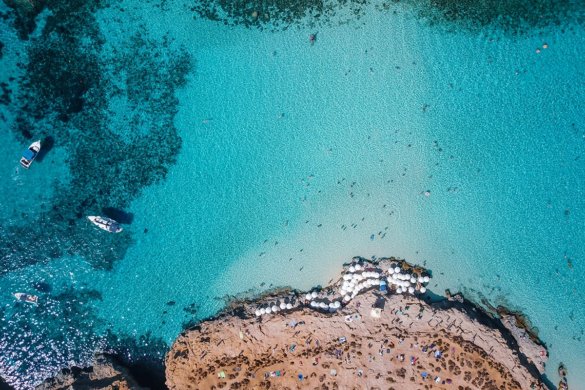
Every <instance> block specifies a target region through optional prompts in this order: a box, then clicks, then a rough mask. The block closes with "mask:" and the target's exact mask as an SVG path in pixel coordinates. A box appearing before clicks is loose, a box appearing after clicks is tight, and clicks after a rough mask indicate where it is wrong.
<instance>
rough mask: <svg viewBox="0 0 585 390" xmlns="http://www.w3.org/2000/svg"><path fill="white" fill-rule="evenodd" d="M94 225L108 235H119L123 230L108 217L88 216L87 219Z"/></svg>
mask: <svg viewBox="0 0 585 390" xmlns="http://www.w3.org/2000/svg"><path fill="white" fill-rule="evenodd" d="M87 219H89V220H90V221H91V222H92V223H93V224H94V225H96V226H97V227H99V228H100V229H102V230H105V231H106V232H108V233H120V232H121V231H122V230H123V229H122V227H121V226H120V224H119V223H118V222H116V221H114V220H113V219H111V218H108V217H100V216H98V215H90V216H89V217H87Z"/></svg>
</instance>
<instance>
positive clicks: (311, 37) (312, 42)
mask: <svg viewBox="0 0 585 390" xmlns="http://www.w3.org/2000/svg"><path fill="white" fill-rule="evenodd" d="M315 41H317V33H314V34H310V35H309V42H311V45H314V44H315Z"/></svg>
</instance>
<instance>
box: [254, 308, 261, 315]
mask: <svg viewBox="0 0 585 390" xmlns="http://www.w3.org/2000/svg"><path fill="white" fill-rule="evenodd" d="M255 314H256V317H260V316H261V315H262V313H261V312H260V310H258V309H256V311H255Z"/></svg>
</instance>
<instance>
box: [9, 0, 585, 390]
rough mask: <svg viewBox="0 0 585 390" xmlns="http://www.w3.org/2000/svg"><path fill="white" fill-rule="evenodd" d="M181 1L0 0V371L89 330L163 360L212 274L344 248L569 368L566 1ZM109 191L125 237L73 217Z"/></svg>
mask: <svg viewBox="0 0 585 390" xmlns="http://www.w3.org/2000/svg"><path fill="white" fill-rule="evenodd" d="M520 3H521V2H520ZM197 4H198V5H197V7H195V11H194V10H193V9H191V7H192V6H193V4H186V3H177V2H175V3H173V4H168V3H166V2H164V1H163V2H160V3H154V2H153V3H143V2H135V1H132V0H126V1H124V2H121V3H116V4H99V3H96V4H89V5H88V4H87V3H80V4H78V3H75V2H71V3H68V5H67V6H65V5H51V6H50V7H49V8H50V10H49V11H46V10H45V11H42V12H41V13H40V15H39V16H38V17H37V18H36V21H37V26H36V29H32V28H31V29H30V31H33V32H32V33H31V34H30V36H28V39H26V40H25V39H23V37H22V36H20V37H19V36H18V34H17V31H20V33H21V35H22V34H23V33H22V31H23V30H22V29H20V30H19V29H16V28H15V26H18V25H19V24H15V23H16V22H17V21H18V20H21V19H18V18H16V16H15V15H16V14H14V10H11V9H9V8H8V7H7V6H4V5H3V6H2V7H3V8H2V9H1V10H2V12H3V13H4V14H6V15H8V17H7V18H6V20H5V21H4V22H2V24H0V26H1V30H0V31H1V33H0V41H1V42H3V43H4V47H3V51H2V53H3V55H2V58H0V62H1V63H2V64H1V65H2V69H5V71H2V73H1V74H0V78H1V80H0V82H6V83H7V84H6V85H7V87H5V88H7V89H8V90H10V92H9V93H8V95H9V96H10V99H9V100H8V101H4V100H3V104H2V105H1V106H0V109H1V110H2V111H1V112H2V115H3V121H2V128H1V131H2V135H3V140H4V142H2V143H1V144H0V150H1V152H2V153H1V154H2V156H4V158H2V159H1V161H0V176H1V180H0V188H1V192H0V205H1V206H2V207H1V208H0V241H1V242H0V245H2V247H0V255H1V256H2V258H1V261H2V262H1V264H0V265H1V271H0V272H1V274H0V286H1V289H0V304H1V307H0V314H1V321H2V322H1V324H0V325H1V328H2V333H1V336H0V349H1V350H2V352H3V353H2V354H0V377H3V378H5V379H6V380H7V381H8V382H9V383H11V384H12V385H14V386H15V387H17V388H28V387H30V386H31V385H32V384H34V383H36V382H38V381H39V380H40V379H41V378H43V377H46V376H48V375H50V374H51V373H53V372H55V371H56V370H57V369H58V368H59V367H62V366H66V365H69V364H71V363H72V362H73V363H77V364H82V363H84V362H86V361H87V360H88V359H89V358H90V356H91V354H92V352H93V351H94V350H95V349H105V350H112V351H116V352H119V353H120V354H122V355H123V356H125V357H126V358H127V360H128V361H130V362H133V363H136V362H138V363H144V362H147V363H148V362H154V363H156V362H157V361H160V358H161V356H163V354H164V352H165V349H166V348H168V345H170V343H172V341H173V339H174V338H175V337H176V336H177V334H178V333H179V332H180V331H181V329H182V328H183V326H185V324H187V323H189V322H192V321H196V320H198V319H201V318H204V317H207V316H209V315H212V314H214V313H215V312H217V310H219V309H221V307H222V305H223V303H224V302H225V300H224V298H225V296H226V295H235V294H240V293H246V292H247V293H255V292H260V291H262V290H264V289H266V288H269V287H271V286H283V285H290V286H293V287H298V288H308V287H310V286H313V285H317V284H325V283H327V281H328V280H329V279H330V278H332V277H334V276H335V275H337V273H338V270H339V266H340V265H341V263H343V262H345V261H347V260H349V259H350V258H351V257H353V256H355V255H361V256H364V257H370V256H378V257H381V256H398V257H404V258H406V259H408V260H409V261H412V262H416V263H420V264H424V265H426V266H427V267H429V268H430V269H431V270H432V271H433V274H434V279H433V281H434V282H433V283H435V284H434V285H432V286H431V287H432V289H433V290H434V291H436V292H439V293H441V292H442V291H443V290H444V289H445V288H451V289H452V290H457V289H462V290H463V291H464V293H465V294H466V296H468V297H470V298H472V299H474V300H476V301H480V300H481V299H483V298H484V297H485V298H487V299H488V301H489V302H490V303H491V304H493V305H499V304H503V305H506V306H508V307H510V308H512V309H518V310H521V311H522V312H524V313H525V314H526V315H527V316H528V318H529V319H530V321H531V322H532V324H533V325H534V326H535V327H537V328H538V331H539V335H540V336H541V338H542V339H543V340H544V341H545V342H546V343H547V345H548V346H549V350H550V354H551V356H550V364H549V365H548V369H547V374H548V375H549V376H550V377H551V378H552V379H553V380H556V366H557V364H558V362H559V361H561V360H562V361H563V362H565V364H566V365H567V366H568V368H569V371H570V373H571V378H570V383H571V386H572V388H579V387H578V383H579V381H581V382H582V381H584V380H585V374H582V373H580V372H579V367H584V366H585V358H584V357H583V354H582V351H583V348H584V347H585V339H584V338H583V337H585V335H584V334H583V332H584V328H585V320H584V318H585V309H584V307H585V305H583V303H585V299H584V296H583V292H582V291H581V289H580V287H581V285H580V282H581V280H582V279H583V278H584V277H585V264H584V263H583V261H585V247H584V246H583V238H585V200H584V199H585V198H584V195H585V184H584V183H585V119H584V118H585V116H584V115H583V114H584V111H585V110H584V107H585V77H584V71H583V69H585V56H583V55H582V53H581V51H582V50H583V49H582V47H583V46H584V45H583V44H584V43H585V31H584V27H583V24H582V16H583V7H581V6H579V4H578V3H575V4H573V5H571V4H572V3H571V2H559V5H558V7H559V9H561V10H565V11H566V12H561V11H559V12H558V14H553V15H552V16H551V15H548V14H544V15H542V17H541V18H538V17H535V18H532V16H534V15H532V14H531V12H532V11H526V10H520V11H518V12H526V15H525V17H524V18H523V19H522V23H520V22H519V26H521V28H519V27H518V26H516V25H515V24H514V23H512V22H510V23H507V22H506V20H507V19H506V18H505V17H504V16H506V15H504V16H502V17H500V18H499V19H497V18H496V19H495V21H494V20H491V19H490V20H489V21H490V22H491V23H482V22H483V20H478V21H477V23H472V22H473V19H471V21H469V20H466V18H465V14H463V15H462V16H461V19H458V18H457V17H453V13H446V14H447V15H450V17H449V18H447V19H445V18H444V17H441V14H440V12H439V11H440V10H433V9H422V10H421V9H419V8H417V7H418V6H417V5H416V2H412V3H411V2H407V3H406V4H398V5H392V6H385V5H384V4H383V3H373V4H369V5H366V6H357V5H355V4H353V3H350V4H348V5H343V6H339V5H335V6H333V8H332V9H333V10H334V11H335V13H333V11H321V12H319V11H318V10H316V9H312V11H310V12H308V13H307V14H306V15H305V16H302V17H300V16H298V15H296V14H295V13H292V14H285V15H284V16H283V18H284V19H285V20H284V21H283V20H279V19H278V18H273V20H270V21H267V22H258V21H257V20H256V19H254V18H251V17H249V15H251V12H252V11H253V8H248V9H246V12H245V13H244V15H248V17H244V18H240V17H239V16H238V14H237V13H236V14H230V12H232V11H233V9H231V8H230V9H227V8H226V9H227V12H226V14H225V15H224V14H223V13H222V12H218V13H217V18H216V19H221V20H224V19H225V20H226V21H228V22H229V23H223V22H222V21H221V20H220V21H217V20H210V18H208V17H209V14H206V13H203V14H204V15H203V16H202V15H201V14H199V13H197V12H196V11H201V9H206V10H208V9H210V7H212V6H213V2H200V3H197ZM567 4H569V5H567ZM552 8H553V9H554V7H552ZM504 11H505V12H508V11H507V10H504ZM504 11H502V12H504ZM268 12H269V13H272V14H274V13H275V12H276V11H275V10H269V11H268ZM534 12H536V11H534ZM317 14H322V16H320V17H317V16H316V15H317ZM456 15H457V14H456ZM204 16H208V17H204ZM508 16H510V15H508ZM512 16H513V15H512ZM262 18H263V16H262V13H260V19H262ZM470 18H471V16H470ZM547 18H550V20H548V22H550V23H548V24H547ZM557 18H558V20H557ZM23 20H27V19H26V18H24V19H23ZM246 20H247V21H251V23H252V26H251V27H246V26H243V25H242V23H244V22H245V21H246ZM511 20H512V21H513V20H514V19H513V18H512V19H511ZM535 20H538V23H537V22H535ZM555 23H556V24H558V25H557V26H554V24H555ZM244 24H245V23H244ZM484 24H485V25H484ZM551 24H552V25H551ZM515 27H518V28H515ZM312 33H316V34H317V40H316V42H315V44H313V45H311V43H310V42H309V39H308V37H309V35H310V34H312ZM545 44H546V45H547V46H548V48H546V49H545V48H544V47H543V45H545ZM537 49H538V50H539V51H540V52H539V53H537ZM11 77H12V78H13V79H10V78H11ZM49 136H50V137H52V138H53V139H54V147H53V148H52V149H51V150H49V151H48V152H47V153H46V155H45V156H44V158H43V159H42V161H37V162H35V163H34V165H33V167H32V168H31V169H30V170H29V171H26V172H25V171H24V170H22V169H21V168H19V167H18V162H17V161H18V157H19V153H20V152H21V150H22V149H23V148H24V147H25V146H26V145H27V144H28V143H30V142H31V141H30V139H27V138H29V137H33V138H35V139H36V138H43V139H45V138H46V137H49ZM426 191H428V192H429V193H430V195H429V196H426V195H425V192H426ZM104 208H118V209H122V210H124V212H125V214H124V215H123V217H124V219H125V220H126V221H127V222H131V223H129V224H127V225H126V226H125V231H124V232H123V233H121V234H120V235H115V236H114V235H107V234H106V233H104V232H102V231H99V230H97V229H95V228H94V227H92V226H90V225H89V224H88V222H87V221H86V220H85V219H84V216H86V215H92V214H96V213H98V214H99V213H104V212H105V213H108V212H110V213H111V212H112V211H111V210H110V211H108V210H107V209H106V210H104ZM118 215H119V214H118ZM15 291H25V292H31V293H35V294H38V295H39V296H40V300H41V305H39V307H36V308H35V307H28V306H25V305H22V304H15V303H14V300H13V298H12V295H11V293H12V292H15Z"/></svg>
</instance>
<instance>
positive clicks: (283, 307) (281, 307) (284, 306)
mask: <svg viewBox="0 0 585 390" xmlns="http://www.w3.org/2000/svg"><path fill="white" fill-rule="evenodd" d="M280 309H281V310H284V309H286V303H284V302H281V303H280Z"/></svg>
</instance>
